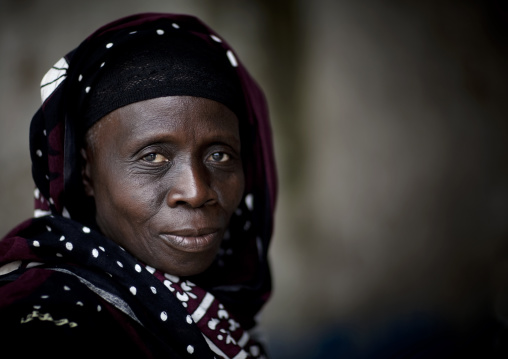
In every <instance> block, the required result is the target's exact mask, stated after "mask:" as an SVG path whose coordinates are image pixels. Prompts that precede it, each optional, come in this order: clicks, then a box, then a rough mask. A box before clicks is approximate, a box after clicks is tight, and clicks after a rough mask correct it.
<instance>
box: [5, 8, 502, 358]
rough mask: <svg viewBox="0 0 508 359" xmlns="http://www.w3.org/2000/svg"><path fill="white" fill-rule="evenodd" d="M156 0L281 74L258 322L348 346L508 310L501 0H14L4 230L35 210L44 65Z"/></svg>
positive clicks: (277, 337)
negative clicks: (264, 301) (269, 281)
mask: <svg viewBox="0 0 508 359" xmlns="http://www.w3.org/2000/svg"><path fill="white" fill-rule="evenodd" d="M145 11H161V12H179V13H190V14H194V15H197V16H198V17H200V18H202V19H203V20H204V21H205V22H207V23H208V24H209V25H211V26H212V28H214V29H215V30H217V31H218V32H219V33H220V34H222V35H223V37H224V38H226V39H227V40H228V42H229V43H231V44H232V46H233V47H234V48H235V49H236V50H237V52H238V53H239V55H240V57H241V59H242V61H243V62H244V63H245V64H246V66H247V67H248V68H249V69H250V71H251V72H252V74H253V75H254V77H255V78H256V79H257V80H258V82H259V83H260V84H261V86H262V87H263V88H264V89H265V91H266V94H267V97H268V101H269V104H270V107H271V113H272V119H273V129H274V133H275V141H276V151H277V161H278V167H279V172H280V174H279V177H280V197H279V202H278V207H277V219H276V220H277V221H276V230H275V236H274V240H273V246H272V252H271V260H272V265H273V272H274V285H275V290H274V294H273V298H272V300H271V302H270V303H269V304H268V306H267V307H266V310H265V312H264V314H263V316H262V317H261V324H262V327H263V329H265V331H266V333H267V338H268V340H269V343H270V346H271V347H272V350H273V353H274V357H278V358H289V357H291V358H318V357H319V358H328V357H334V356H333V354H331V353H334V352H333V350H336V352H335V353H339V352H340V353H342V354H343V355H344V356H343V357H347V356H346V355H347V352H349V353H353V352H356V351H358V352H359V351H361V350H363V349H365V346H368V345H367V344H365V343H373V342H375V340H376V339H373V338H380V337H382V336H383V335H386V336H389V333H390V331H391V330H394V329H393V328H412V327H415V326H416V327H417V326H418V324H415V323H418V322H419V321H420V320H421V318H424V320H423V322H425V321H426V320H429V318H438V319H439V320H444V321H446V322H450V323H453V324H456V325H459V326H467V325H468V323H475V322H476V318H479V317H481V316H482V315H483V313H484V312H485V311H488V310H496V311H497V312H498V313H499V315H501V316H502V315H503V313H508V310H506V309H505V308H503V305H502V304H503V302H506V303H508V301H507V300H506V298H505V299H503V298H504V297H503V290H502V284H503V282H506V278H507V276H506V274H507V273H508V271H507V270H506V268H507V266H506V258H508V257H507V255H508V253H507V251H508V248H507V245H506V241H507V234H508V166H507V165H506V164H507V160H506V157H507V154H508V151H507V150H508V141H507V137H508V131H507V129H508V124H507V119H508V116H507V115H508V101H507V98H508V96H507V95H508V81H507V80H508V77H507V75H508V66H507V65H506V64H507V60H508V47H507V45H508V40H507V39H508V36H507V35H508V7H507V6H506V5H504V3H503V2H501V1H497V0H486V1H473V0H463V1H459V0H447V1H438V0H430V1H401V0H389V1H372V0H368V1H352V0H351V1H348V0H338V1H333V0H315V1H297V0H295V1H291V0H279V1H270V0H257V1H247V0H241V1H234V0H195V1H183V0H171V1H168V0H165V1H163V0H144V1H135V0H111V1H103V0H87V1H65V0H45V1H41V0H0V54H1V57H0V208H1V210H0V211H1V212H0V213H1V215H0V232H1V233H2V235H3V234H4V233H6V232H7V231H8V230H9V229H10V228H12V227H13V226H14V225H15V224H17V223H18V222H20V221H21V220H23V219H25V218H27V217H29V216H30V215H31V208H32V196H33V186H32V180H31V175H30V161H29V154H28V128H29V122H30V119H31V117H32V115H33V113H35V111H36V109H37V108H38V106H39V101H40V100H39V93H38V91H39V89H38V84H39V81H40V79H41V78H42V76H43V74H44V73H45V71H46V70H47V69H48V68H49V67H50V66H51V65H52V64H53V63H54V62H55V61H56V60H58V59H59V58H60V57H61V56H62V55H63V54H65V53H66V52H68V51H69V50H70V49H72V48H74V47H75V46H76V45H77V44H78V43H79V42H80V41H81V40H83V39H84V37H85V36H87V35H88V34H89V33H91V32H92V31H93V30H95V29H96V28H97V27H99V26H101V25H103V24H104V23H106V22H108V21H110V20H113V19H116V18H118V17H121V16H124V15H128V14H131V13H135V12H145ZM327 338H328V339H327ZM327 341H328V342H327ZM327 345H328V347H327ZM323 348H325V349H326V348H328V349H326V350H328V352H327V353H328V354H323V355H321V354H320V353H321V351H324V350H325V349H323ZM330 348H331V349H330ZM334 348H335V349H334ZM337 348H338V349H337ZM330 350H332V351H330Z"/></svg>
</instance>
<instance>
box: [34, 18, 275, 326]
mask: <svg viewBox="0 0 508 359" xmlns="http://www.w3.org/2000/svg"><path fill="white" fill-rule="evenodd" d="M171 39H179V41H182V39H183V40H185V39H188V41H189V42H192V43H193V46H200V47H202V48H200V49H199V51H197V52H196V53H197V54H201V55H203V54H213V58H209V59H208V60H209V61H217V62H219V63H220V64H221V65H220V66H219V67H220V72H221V74H223V75H224V76H222V77H221V80H220V81H222V82H223V83H224V84H226V85H227V86H229V87H227V88H226V89H225V90H224V92H223V93H219V91H217V92H214V91H211V90H210V89H205V90H203V88H194V89H193V90H192V91H195V92H192V91H191V93H190V95H193V94H194V95H196V96H202V97H212V99H215V100H217V101H219V102H223V103H225V104H226V105H227V106H229V107H230V108H232V109H233V110H234V111H235V112H236V113H237V114H239V113H241V117H240V121H241V123H240V127H241V128H243V129H244V130H243V131H244V133H245V136H244V137H242V141H244V140H246V141H249V146H246V147H248V148H245V147H244V146H242V148H245V149H246V153H244V154H243V157H244V170H245V177H246V191H245V194H244V198H243V201H242V203H241V205H240V206H239V207H238V209H237V210H236V213H235V214H234V215H233V218H232V219H231V223H230V227H229V230H228V231H227V234H226V236H225V238H224V241H223V246H222V248H221V249H220V253H219V255H218V257H217V259H216V261H215V263H214V264H213V265H212V266H211V268H210V269H209V270H208V271H206V272H205V273H204V274H202V275H200V276H197V277H196V278H192V280H193V282H195V283H197V284H198V285H199V286H201V287H203V288H204V289H206V290H207V291H210V292H211V293H213V294H214V295H215V296H216V297H217V298H219V299H220V301H221V303H224V304H225V305H226V306H227V307H228V308H229V309H230V310H231V311H232V312H233V313H235V314H236V316H237V318H238V319H239V320H240V321H241V322H242V323H243V325H245V326H247V327H249V326H252V325H253V323H254V322H253V318H254V316H255V315H256V313H257V312H258V311H259V310H260V308H261V307H262V306H263V304H264V303H265V301H266V300H267V298H268V297H269V293H270V291H271V280H270V272H269V266H268V261H267V251H268V246H269V242H270V238H271V235H272V228H273V213H274V207H275V199H276V191H277V185H276V173H275V165H274V156H273V149H272V138H271V130H270V123H269V116H268V110H267V104H266V101H265V98H264V95H263V93H262V91H261V90H260V88H259V87H258V85H257V84H256V82H255V81H254V80H253V79H252V78H251V76H250V75H249V73H248V72H247V70H246V69H245V67H244V66H243V65H242V63H241V61H240V60H239V59H238V57H237V55H236V54H235V52H234V51H233V49H232V48H231V47H230V46H229V45H228V44H227V42H226V41H225V40H224V39H222V38H221V37H220V36H219V35H218V34H217V33H215V32H214V31H213V30H212V29H210V28H209V27H208V26H207V25H205V24H204V23H202V22H201V21H200V20H198V19H197V18H195V17H192V16H188V15H173V14H157V13H148V14H138V15H134V16H130V17H126V18H123V19H120V20H117V21H115V22H112V23H110V24H108V25H105V26H104V27H102V28H100V29H98V30H97V31H96V32H94V33H93V34H92V35H91V36H89V37H88V38H87V39H86V40H85V41H83V42H82V43H81V44H80V46H79V47H77V48H76V49H75V50H73V51H71V52H69V53H68V54H67V55H65V56H64V57H63V58H62V59H60V60H59V61H58V62H57V63H56V64H55V65H54V66H53V67H52V68H51V69H50V71H49V72H48V73H47V74H46V76H44V78H43V80H42V83H41V93H42V100H43V103H42V106H41V108H40V109H39V110H38V112H37V113H36V114H35V116H34V117H33V120H32V123H31V128H30V151H31V157H32V174H33V178H34V181H35V185H36V189H35V198H36V200H35V216H36V217H39V216H44V215H47V214H52V215H54V216H62V217H66V218H70V219H72V220H74V221H77V222H78V223H80V224H82V225H84V226H88V227H87V228H89V227H90V228H92V229H94V228H96V227H95V223H94V213H93V212H94V210H93V207H94V206H93V203H90V199H87V197H86V196H85V195H84V191H83V188H82V181H81V163H80V156H79V150H80V146H81V144H82V140H83V134H84V130H86V128H88V127H89V126H90V124H91V123H93V121H95V120H97V117H100V116H101V115H102V114H104V112H108V111H111V110H113V109H114V108H115V107H120V106H123V105H125V104H126V103H125V101H124V100H125V97H129V96H130V99H128V100H127V102H129V101H130V102H135V101H139V100H140V98H137V97H135V95H134V94H135V91H131V92H128V91H127V92H125V93H126V95H125V96H124V98H120V99H118V98H117V99H115V101H118V102H117V103H115V104H114V105H113V107H111V108H108V107H107V106H105V107H104V108H102V109H101V110H100V111H98V112H97V113H95V114H94V115H93V116H92V115H91V116H89V117H86V116H83V112H85V113H90V112H93V111H88V112H86V108H87V106H90V103H89V101H90V98H93V96H97V92H96V91H97V88H98V86H99V87H100V86H101V85H100V81H101V76H103V75H104V74H115V72H114V71H113V70H112V69H109V68H108V66H109V65H110V64H111V63H114V62H115V61H119V60H118V58H117V57H115V56H119V55H118V54H119V53H123V55H122V56H123V58H122V59H123V60H122V61H124V60H126V59H127V60H128V58H126V57H125V54H126V53H128V49H129V46H130V44H139V41H147V42H149V43H151V44H155V45H156V47H157V46H162V45H161V44H164V43H165V41H168V43H169V42H170V41H171ZM134 47H135V46H133V48H134ZM152 48H154V47H153V46H152ZM119 51H120V52H119ZM160 54H162V55H164V51H161V53H160ZM160 54H159V55H160ZM159 60H160V59H156V62H157V63H160V61H159ZM198 60H199V61H198V63H201V64H206V63H207V61H208V60H207V59H206V58H200V59H198ZM124 62H125V61H124ZM207 71H208V70H205V71H204V76H206V75H207V74H208V72H209V71H208V72H207ZM162 73H163V74H167V72H164V71H162ZM198 75H203V74H198ZM173 85H174V83H173ZM187 85H188V84H187ZM175 88H176V85H174V87H171V86H169V87H168V88H167V89H164V90H161V88H160V87H159V88H155V89H153V92H151V93H152V94H153V95H150V96H152V97H160V96H167V95H172V94H180V92H179V91H177V90H175ZM189 88H193V86H192V84H191V85H188V88H187V89H189ZM235 89H239V90H240V91H235ZM166 90H167V91H166ZM173 90H175V91H176V92H174V93H173V92H171V91H173ZM200 91H202V92H200ZM233 93H234V95H235V96H233ZM214 96H215V97H214ZM142 99H145V98H142ZM122 101H124V102H122ZM83 109H85V110H83ZM101 111H102V112H101ZM72 245H73V246H79V243H73V244H72ZM93 253H95V254H100V253H101V252H100V249H96V250H95V252H93Z"/></svg>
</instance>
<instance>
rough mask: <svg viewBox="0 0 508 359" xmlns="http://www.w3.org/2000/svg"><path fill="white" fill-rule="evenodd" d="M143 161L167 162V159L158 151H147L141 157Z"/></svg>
mask: <svg viewBox="0 0 508 359" xmlns="http://www.w3.org/2000/svg"><path fill="white" fill-rule="evenodd" d="M142 159H143V161H145V162H150V163H162V162H169V160H168V159H167V158H166V157H164V156H163V155H161V154H160V153H149V154H147V155H145V156H143V157H142Z"/></svg>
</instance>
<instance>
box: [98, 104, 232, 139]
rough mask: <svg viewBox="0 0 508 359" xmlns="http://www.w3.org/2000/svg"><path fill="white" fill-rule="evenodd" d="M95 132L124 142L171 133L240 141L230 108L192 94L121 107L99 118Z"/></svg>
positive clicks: (195, 137)
mask: <svg viewBox="0 0 508 359" xmlns="http://www.w3.org/2000/svg"><path fill="white" fill-rule="evenodd" d="M94 131H98V132H101V133H104V135H105V137H108V138H113V137H114V138H117V139H118V140H120V141H126V140H129V139H136V140H143V138H145V137H148V138H152V137H158V136H161V137H163V136H168V135H171V134H174V135H176V136H183V135H185V136H184V137H186V138H187V139H189V137H190V138H193V139H194V140H198V139H200V138H203V139H204V138H210V137H214V136H219V137H220V136H227V137H233V138H237V140H238V141H239V140H240V139H239V124H238V119H237V117H236V115H235V114H234V113H233V112H232V111H231V110H230V109H228V108H227V107H226V106H225V105H223V104H221V103H219V102H216V101H213V100H209V99H205V98H200V97H191V96H170V97H160V98H155V99H150V100H145V101H140V102H136V103H133V104H130V105H127V106H124V107H121V108H119V109H117V110H115V111H113V112H112V113H110V114H109V115H108V116H106V117H105V118H103V119H101V120H100V121H98V122H97V123H96V124H95V125H94V126H93V127H92V131H91V132H94ZM101 137H104V136H101Z"/></svg>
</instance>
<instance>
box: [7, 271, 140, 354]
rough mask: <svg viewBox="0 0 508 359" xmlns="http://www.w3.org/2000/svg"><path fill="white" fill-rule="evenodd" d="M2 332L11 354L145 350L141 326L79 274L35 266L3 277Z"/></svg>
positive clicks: (133, 351)
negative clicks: (5, 279) (7, 279)
mask: <svg viewBox="0 0 508 359" xmlns="http://www.w3.org/2000/svg"><path fill="white" fill-rule="evenodd" d="M0 285H1V286H0V333H2V334H1V335H2V343H6V344H7V343H8V344H7V345H4V344H3V345H2V347H3V349H2V352H5V351H4V350H7V351H9V350H11V351H12V352H13V353H12V354H18V355H19V354H23V355H21V356H24V355H28V354H34V355H35V354H37V355H39V356H40V354H41V353H44V354H48V355H51V356H52V357H57V358H58V357H72V356H73V354H75V353H80V354H83V353H89V354H94V353H95V354H94V355H97V354H98V353H99V352H98V351H99V349H100V351H101V352H102V353H104V352H105V351H108V350H114V353H111V354H115V355H117V354H119V353H122V352H123V351H124V350H127V351H128V353H130V354H132V353H136V351H138V352H139V351H141V352H143V348H140V347H139V346H138V345H134V343H136V342H137V341H139V340H138V339H139V338H140V336H141V335H142V334H141V333H142V331H143V329H142V327H141V326H140V325H139V324H138V323H136V322H135V321H134V320H132V319H131V318H129V317H128V316H126V315H124V314H123V313H122V312H120V311H119V310H117V309H116V308H115V307H114V306H112V305H111V304H110V303H108V302H107V301H106V300H104V299H103V298H101V297H100V296H99V295H97V294H96V293H94V292H93V291H91V290H90V289H89V288H88V287H87V286H86V285H85V284H84V283H82V282H81V281H80V280H79V278H78V277H75V276H73V275H69V274H66V273H61V272H56V271H53V270H50V269H44V268H37V267H36V268H30V269H28V270H25V271H24V272H23V273H21V274H20V275H19V276H18V277H17V278H16V279H15V280H13V281H10V282H7V283H4V284H3V285H2V284H1V283H0ZM55 355H56V356H55Z"/></svg>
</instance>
